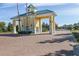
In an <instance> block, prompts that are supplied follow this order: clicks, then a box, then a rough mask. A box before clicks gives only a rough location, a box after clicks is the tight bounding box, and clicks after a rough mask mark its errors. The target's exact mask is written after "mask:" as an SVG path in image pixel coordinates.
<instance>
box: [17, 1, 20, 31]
mask: <svg viewBox="0 0 79 59" xmlns="http://www.w3.org/2000/svg"><path fill="white" fill-rule="evenodd" d="M16 7H17V14H18V21H19V32H20V31H21V28H20V16H19V8H18V3H17V5H16Z"/></svg>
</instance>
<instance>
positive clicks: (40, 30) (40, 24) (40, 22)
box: [39, 19, 42, 33]
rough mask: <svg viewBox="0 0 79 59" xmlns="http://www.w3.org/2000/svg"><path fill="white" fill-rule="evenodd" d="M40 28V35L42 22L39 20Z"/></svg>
mask: <svg viewBox="0 0 79 59" xmlns="http://www.w3.org/2000/svg"><path fill="white" fill-rule="evenodd" d="M39 27H40V33H41V32H42V21H41V19H40V20H39Z"/></svg>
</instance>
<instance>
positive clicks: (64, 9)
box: [0, 3, 79, 26]
mask: <svg viewBox="0 0 79 59" xmlns="http://www.w3.org/2000/svg"><path fill="white" fill-rule="evenodd" d="M33 5H34V6H35V7H36V8H37V10H45V9H48V10H52V11H54V12H55V13H56V14H57V16H56V17H55V22H56V23H57V24H58V25H59V26H62V25H64V24H74V23H77V22H79V4H78V3H33ZM19 12H20V14H23V13H25V12H26V10H25V3H24V4H23V3H22V4H21V3H19ZM16 15H17V9H16V3H0V21H4V22H6V23H7V24H8V23H9V22H12V19H11V18H12V17H14V16H16Z"/></svg>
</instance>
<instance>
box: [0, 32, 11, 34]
mask: <svg viewBox="0 0 79 59" xmlns="http://www.w3.org/2000/svg"><path fill="white" fill-rule="evenodd" d="M0 34H13V33H12V32H0Z"/></svg>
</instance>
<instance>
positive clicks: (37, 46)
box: [0, 31, 74, 56]
mask: <svg viewBox="0 0 79 59" xmlns="http://www.w3.org/2000/svg"><path fill="white" fill-rule="evenodd" d="M73 41H74V38H73V36H72V35H71V33H70V32H69V31H57V32H55V33H54V34H53V35H50V34H46V35H31V36H27V35H24V36H18V37H16V36H12V35H0V55H9V56H10V55H12V56H18V55H19V56H20V55H22V56H23V55H24V56H26V55H29V56H31V55H32V56H34V55H35V56H36V55H41V56H43V55H46V56H50V55H73V51H72V50H73V47H72V46H71V45H70V43H72V42H73Z"/></svg>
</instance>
